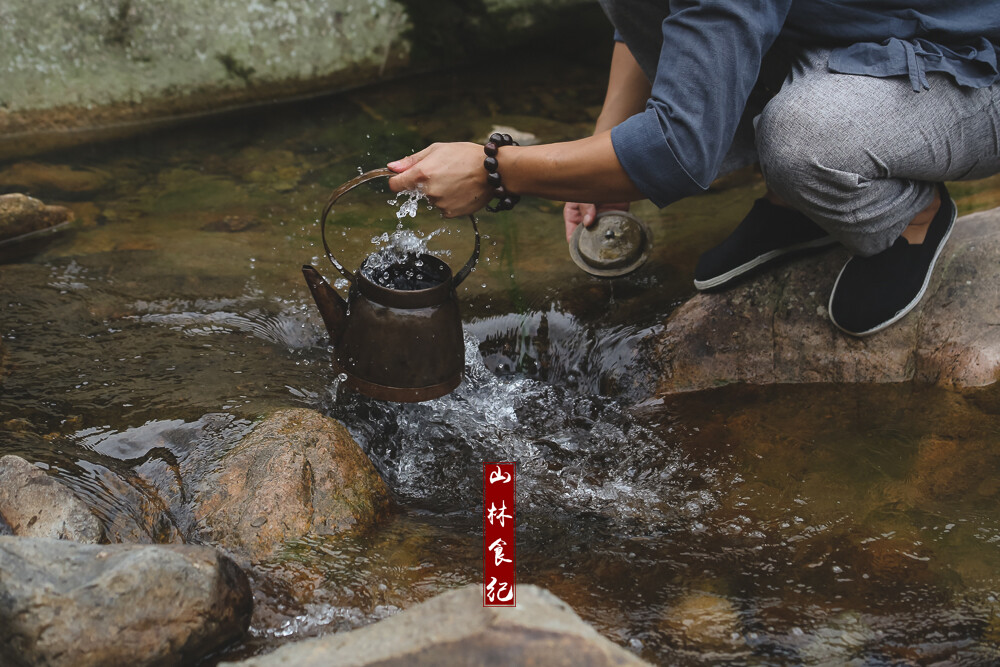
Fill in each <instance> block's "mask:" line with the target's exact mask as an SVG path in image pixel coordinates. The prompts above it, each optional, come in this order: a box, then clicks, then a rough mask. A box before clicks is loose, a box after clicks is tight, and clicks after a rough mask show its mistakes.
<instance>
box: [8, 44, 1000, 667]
mask: <svg viewBox="0 0 1000 667" xmlns="http://www.w3.org/2000/svg"><path fill="white" fill-rule="evenodd" d="M604 80H605V74H604V72H603V71H601V70H599V69H594V68H590V67H587V66H581V65H567V64H566V63H561V62H554V61H553V62H545V63H539V62H534V63H530V64H529V65H526V66H522V67H520V68H515V67H509V68H508V69H507V71H506V72H484V71H476V72H467V73H456V74H446V75H437V76H428V77H422V78H420V79H419V80H416V81H411V82H400V83H397V84H394V85H391V86H386V87H381V88H375V89H369V90H363V91H356V92H353V93H350V94H345V95H341V96H336V97H331V98H325V99H316V100H312V101H309V102H306V103H300V104H296V105H287V106H282V107H279V108H275V109H270V110H259V111H255V112H248V113H242V114H236V115H231V116H228V117H226V118H222V119H216V120H205V121H202V122H200V123H197V124H192V125H187V126H183V127H179V128H174V129H171V130H169V131H165V132H159V133H156V134H152V135H148V136H143V137H140V138H137V139H133V140H129V141H123V142H119V143H116V144H110V145H101V146H94V147H90V148H85V149H79V150H76V151H71V152H65V153H61V154H54V155H46V156H43V157H42V158H38V159H36V160H33V161H31V162H20V163H11V164H8V165H2V167H3V169H2V170H0V188H3V189H4V190H7V191H10V190H23V189H24V186H25V185H27V186H28V189H29V191H30V193H31V194H34V195H36V196H40V197H42V198H44V199H46V200H47V201H49V202H63V203H65V205H68V206H71V207H72V208H73V209H74V210H75V211H76V213H77V216H78V219H79V221H78V223H76V224H75V225H74V226H73V227H72V228H71V229H69V230H67V231H64V232H63V233H61V234H60V235H56V236H53V237H51V238H49V239H46V240H45V241H44V242H43V243H41V244H39V245H37V246H35V247H31V248H22V249H20V250H17V251H16V252H11V251H10V250H9V249H7V250H6V253H7V254H6V255H5V256H4V262H5V263H3V264H0V308H2V329H0V335H2V344H3V347H4V348H5V349H6V351H7V361H6V365H5V366H4V367H3V368H4V370H5V372H6V373H7V374H6V376H5V377H4V378H3V382H2V384H0V392H2V393H0V447H2V452H3V453H17V454H20V455H22V456H25V457H26V458H28V459H30V460H32V461H36V462H39V463H42V464H44V465H46V466H48V467H49V469H50V470H51V471H53V473H54V474H56V475H57V476H58V477H60V478H61V479H62V480H63V481H65V482H66V483H68V484H69V485H70V486H71V487H73V488H74V489H75V490H76V491H77V492H78V493H79V494H80V495H81V496H82V497H83V498H85V499H86V501H87V502H88V503H89V504H90V506H91V507H92V508H93V509H94V511H95V512H96V513H97V514H98V515H99V516H100V517H101V518H102V520H103V521H104V523H105V526H106V528H107V531H108V533H109V535H111V536H112V537H116V538H119V539H129V540H141V541H165V540H170V539H175V538H177V537H178V536H190V535H192V534H194V528H195V527H194V525H193V524H194V521H193V519H192V516H191V510H190V505H189V503H190V501H191V499H190V498H189V497H188V495H187V491H188V490H187V489H186V487H185V479H186V478H190V477H191V476H196V475H197V474H198V472H199V471H203V470H206V469H209V468H211V467H212V466H213V465H215V463H216V462H217V461H218V459H219V457H220V456H221V455H222V454H223V453H224V452H225V451H226V450H227V449H229V448H230V447H232V446H233V445H234V444H235V443H236V442H238V441H239V439H240V437H241V436H243V435H244V434H245V433H247V432H248V430H249V429H250V427H251V423H252V420H253V419H255V418H257V417H258V416H259V415H261V414H263V413H266V412H267V411H269V410H272V409H275V408H280V407H289V406H306V407H310V408H314V409H318V410H321V411H323V412H324V413H327V414H330V415H332V416H334V417H336V418H338V419H340V420H342V421H343V422H344V423H345V424H347V426H348V427H349V429H350V430H351V432H352V434H353V435H354V436H355V438H356V439H357V440H358V442H359V443H360V444H361V445H362V447H363V448H364V449H365V450H366V451H367V452H368V454H369V455H370V457H371V458H372V460H373V462H374V463H375V465H376V467H377V468H378V469H379V471H380V472H381V473H382V475H383V476H384V477H385V479H386V481H387V482H388V484H389V486H390V487H391V489H392V491H393V494H394V496H395V500H396V501H397V506H398V508H399V511H398V513H397V514H396V515H395V516H394V517H393V518H392V519H390V520H389V521H388V522H386V523H385V524H383V525H382V526H380V527H379V528H378V529H376V530H374V531H371V532H370V533H367V534H362V535H346V536H338V537H332V538H310V539H305V540H301V541H299V542H296V543H294V544H289V545H288V546H287V548H286V549H285V550H284V552H283V553H282V554H281V555H280V556H279V557H277V558H275V559H273V560H271V561H269V562H268V563H266V564H265V565H264V566H263V567H262V568H261V569H260V571H258V572H257V573H256V574H255V575H254V582H253V583H254V589H255V595H256V598H257V604H256V612H255V616H254V619H253V625H252V629H251V636H250V637H249V638H248V639H247V640H246V641H245V642H244V643H243V644H241V645H239V646H236V647H233V648H231V649H230V650H228V651H227V652H226V653H225V654H224V655H223V656H221V657H229V658H232V657H240V656H246V655H251V654H253V653H255V652H259V651H263V650H267V649H270V648H273V647H274V646H277V645H279V644H281V643H283V642H287V641H290V640H293V639H296V638H300V637H304V636H310V635H315V634H322V633H328V632H333V631H338V630H343V629H348V628H353V627H357V626H360V625H363V624H366V623H370V622H373V621H375V620H378V619H380V618H384V617H386V616H388V615H391V614H393V613H395V612H397V611H398V610H399V609H403V608H406V607H408V606H411V605H413V604H414V603H416V602H418V601H420V600H423V599H426V598H427V597H430V596H432V595H435V594H437V593H439V592H441V591H443V590H446V589H448V588H452V587H455V586H458V585H462V584H466V583H475V582H480V581H481V574H482V542H481V535H482V495H481V494H482V491H481V479H482V477H481V475H482V467H481V466H482V463H483V462H484V461H491V460H514V461H518V462H519V464H520V467H519V475H520V477H519V480H518V494H519V497H518V526H519V532H518V556H519V560H518V577H519V579H518V583H520V584H527V583H534V584H538V585H541V586H544V587H546V588H548V589H550V590H551V591H553V592H554V593H555V594H556V595H558V596H560V597H561V598H563V599H564V600H566V601H567V602H568V603H569V604H570V605H572V606H573V608H574V609H575V610H576V611H577V612H578V613H579V614H580V615H581V616H582V617H583V618H584V619H586V620H587V621H588V622H590V623H592V624H593V625H594V626H595V627H597V628H598V629H599V630H600V631H601V632H602V633H603V634H605V635H606V636H608V637H609V638H611V639H612V640H614V641H615V642H617V643H619V644H621V645H623V646H625V647H627V648H629V649H630V650H633V651H635V652H636V653H638V654H639V655H641V656H642V657H644V658H646V659H648V660H650V661H652V662H654V663H660V664H684V665H702V664H704V665H707V664H713V665H714V664H733V665H786V664H796V665H798V664H805V665H844V664H854V665H918V664H919V665H925V664H926V665H930V664H962V665H986V664H996V663H997V661H998V660H1000V616H998V613H1000V602H998V600H997V595H998V594H1000V582H998V581H997V573H998V572H1000V512H998V511H997V510H998V509H1000V448H998V446H997V441H998V439H1000V438H998V433H1000V389H995V388H987V389H983V390H977V391H972V392H966V393H955V392H946V391H943V390H940V389H935V388H928V387H921V386H916V385H910V384H906V385H892V386H862V387H857V386H850V387H845V386H837V385H810V386H804V387H771V388H754V387H729V388H725V389H720V390H715V391H711V392H703V393H700V394H695V395H690V396H681V397H677V398H672V399H668V400H664V401H652V400H647V399H648V398H649V389H650V388H649V387H648V386H646V384H645V380H644V378H645V376H644V374H643V373H642V369H643V359H642V354H641V350H642V346H641V343H642V341H643V340H644V339H646V338H648V337H649V336H650V335H651V334H653V333H655V331H656V330H657V328H658V326H659V324H660V323H661V322H662V321H663V319H664V317H665V316H666V315H667V314H669V313H670V311H671V310H672V309H673V308H674V307H675V306H676V305H677V304H679V303H681V302H682V301H683V300H684V299H685V298H687V297H688V296H690V295H691V293H692V291H693V290H692V287H691V284H690V275H691V270H692V268H693V264H694V261H695V259H696V258H697V256H698V253H699V252H701V251H702V250H704V249H706V248H708V247H710V246H711V245H713V244H714V243H716V242H717V241H718V240H720V239H721V238H722V237H723V236H724V235H725V234H726V233H727V231H728V230H729V229H731V228H732V227H733V226H734V225H735V224H736V222H737V221H738V220H739V219H740V217H741V215H742V213H743V212H744V211H745V210H746V209H747V208H748V207H749V205H750V202H751V201H752V200H753V199H754V198H755V197H757V196H759V195H760V194H761V192H762V185H761V183H760V181H759V179H757V178H755V177H754V176H753V175H752V174H746V175H743V177H742V178H732V179H729V183H728V184H727V186H726V187H724V188H719V189H717V190H713V191H710V192H709V193H708V194H706V195H704V196H701V197H697V198H693V199H691V200H688V201H685V202H681V203H679V204H677V205H674V206H671V207H669V208H667V209H664V210H663V211H658V210H656V209H655V208H652V207H651V206H649V205H648V204H646V205H638V206H636V207H635V208H634V209H633V210H634V212H635V213H636V214H638V215H640V216H641V217H643V218H645V219H646V220H647V221H649V222H650V224H651V226H652V228H653V233H654V236H655V247H654V254H653V257H652V258H651V259H650V261H649V263H648V264H647V265H646V266H644V267H643V268H642V269H641V270H639V271H637V272H636V273H634V274H632V275H630V276H627V277H624V278H620V279H616V280H614V281H605V280H600V279H596V278H591V277H589V276H587V275H585V274H583V273H582V272H581V271H580V270H579V269H577V268H576V266H575V265H574V264H573V263H572V261H571V260H570V258H569V255H568V252H567V251H566V246H565V241H564V239H563V232H562V222H561V216H560V207H559V205H558V203H555V202H548V201H543V200H537V199H534V200H532V199H526V200H525V201H523V202H522V203H521V204H520V205H519V206H518V207H517V209H515V210H514V211H512V212H508V213H504V214H498V215H489V214H484V215H483V216H481V217H480V227H481V230H482V231H483V234H484V236H483V254H482V258H481V260H480V263H479V265H478V267H477V269H476V271H475V272H474V273H472V274H471V276H470V277H469V278H468V279H467V280H466V281H465V282H464V283H463V284H462V286H461V287H460V289H459V299H460V301H461V303H462V308H463V312H464V315H465V333H466V357H467V358H466V377H465V380H464V382H463V383H462V385H461V386H460V387H459V389H458V390H457V391H455V392H454V393H453V394H451V395H449V396H446V397H443V398H440V399H437V400H435V401H430V402H428V403H423V404H415V405H398V404H390V403H383V402H378V401H373V400H369V399H365V398H362V397H359V396H356V395H351V394H347V393H344V392H338V390H337V388H336V387H337V385H338V381H337V378H336V376H335V375H334V373H333V371H332V370H331V368H330V350H329V348H328V347H327V344H326V333H325V331H324V329H323V325H322V323H321V321H320V318H319V315H318V313H317V312H316V311H315V308H314V306H313V304H312V301H311V298H310V296H309V293H308V291H307V290H306V287H305V284H304V282H303V281H302V277H301V273H300V272H299V267H300V265H301V264H302V263H303V262H307V263H312V264H314V265H315V266H317V267H320V269H321V271H323V272H324V273H326V274H327V276H328V278H331V279H333V278H335V277H338V276H337V275H336V273H335V271H334V270H333V269H332V267H330V266H329V264H328V263H326V262H325V259H324V258H323V252H322V246H321V244H320V240H319V229H318V225H317V218H318V215H319V212H320V210H321V207H322V205H323V203H324V202H325V200H326V198H327V196H329V193H330V191H331V190H332V189H333V188H334V187H336V186H337V185H339V184H340V183H342V182H344V181H346V180H348V179H349V178H351V177H352V176H354V175H355V174H356V173H357V170H358V169H359V168H360V169H363V170H367V169H371V168H374V167H378V166H382V165H383V164H384V163H385V162H386V161H388V160H390V159H395V158H398V157H400V156H402V155H404V154H406V153H409V152H411V151H413V150H417V149H420V148H422V147H423V146H424V145H426V144H427V143H428V142H431V141H438V140H454V139H457V140H479V139H481V138H482V137H485V136H486V135H487V134H488V133H489V131H490V130H491V128H492V126H493V125H504V126H510V127H515V128H517V129H520V130H523V131H526V132H532V133H534V134H536V135H537V136H538V138H539V139H540V140H542V141H558V140H563V139H569V138H573V137H576V136H582V135H584V134H586V133H587V132H588V131H589V129H590V127H591V125H592V122H593V118H594V117H595V116H596V113H597V111H598V109H599V104H600V101H601V98H602V94H603V91H602V85H603V82H604ZM553 82H558V85H555V86H554V85H553ZM515 83H516V85H514V84H515ZM496 90H507V91H511V92H510V93H509V94H507V95H505V96H503V97H502V98H501V97H498V96H496V95H495V94H494V92H495V91H496ZM39 163H40V164H39ZM59 165H63V166H64V167H63V168H60V167H59ZM66 166H68V168H66ZM67 174H70V175H72V176H73V178H72V179H70V180H71V181H72V183H70V184H67V182H66V178H65V177H66V175H67ZM81 181H82V182H84V183H86V184H87V185H86V186H84V187H81V186H79V183H80V182H81ZM74 184H76V185H74ZM954 191H955V193H956V195H958V198H959V203H960V206H961V207H962V210H963V212H968V211H971V210H975V209H979V208H986V207H989V206H996V205H1000V181H998V180H997V179H994V180H993V181H988V182H983V183H978V184H963V185H960V186H956V188H955V189H954ZM390 198H393V197H392V196H391V195H390V194H389V193H387V192H386V191H385V189H384V187H381V186H380V185H379V184H378V183H375V184H372V185H371V186H370V187H365V188H359V189H358V190H357V191H355V192H352V193H351V195H350V196H349V197H345V201H344V203H343V205H341V204H340V203H338V206H337V207H336V208H335V210H334V213H333V215H332V216H331V226H330V229H329V230H328V231H329V234H330V237H329V238H330V239H331V247H332V249H333V250H334V252H335V253H336V254H337V256H338V258H339V260H340V261H341V262H342V263H343V264H344V265H345V266H347V267H349V268H354V267H357V266H359V265H360V264H361V261H362V259H364V258H365V257H366V256H367V255H369V254H370V253H371V252H372V251H373V250H375V249H376V248H381V249H383V250H384V249H386V248H396V249H397V250H399V249H402V250H403V251H404V254H406V253H410V252H412V251H413V250H414V248H417V249H418V251H419V252H428V253H430V254H432V255H434V256H437V257H440V258H442V259H444V260H445V261H447V262H449V263H450V264H451V266H452V268H453V270H457V269H458V268H459V267H460V266H461V265H462V264H463V263H464V261H465V259H466V257H468V254H469V253H471V252H472V240H473V238H472V237H473V235H472V230H471V225H470V224H469V222H468V220H467V219H466V220H452V221H444V220H442V219H441V218H439V217H438V216H437V214H436V213H434V212H430V211H427V210H425V207H424V206H423V205H422V204H419V203H418V201H417V200H416V199H406V200H405V201H403V200H396V205H395V206H391V205H389V204H387V203H386V201H387V200H388V199H390ZM348 200H349V201H348ZM400 206H402V207H403V210H402V211H400ZM411 213H412V215H411ZM397 225H402V232H403V233H400V230H399V229H398V228H397ZM401 242H402V243H401ZM414 243H415V245H414ZM408 244H409V245H408ZM17 253H20V254H17ZM373 261H374V260H373ZM414 268H416V267H414ZM341 286H343V285H341ZM2 358H3V355H2V354H0V359H2ZM219 658H220V656H215V657H214V658H212V659H211V660H209V661H206V664H209V663H212V662H214V661H215V660H218V659H219Z"/></svg>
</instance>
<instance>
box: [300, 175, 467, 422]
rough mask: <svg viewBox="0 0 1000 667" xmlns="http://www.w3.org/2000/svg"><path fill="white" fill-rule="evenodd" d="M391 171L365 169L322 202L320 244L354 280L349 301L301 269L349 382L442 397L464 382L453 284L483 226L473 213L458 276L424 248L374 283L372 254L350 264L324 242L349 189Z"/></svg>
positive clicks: (384, 391) (386, 393)
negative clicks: (336, 208) (469, 242)
mask: <svg viewBox="0 0 1000 667" xmlns="http://www.w3.org/2000/svg"><path fill="white" fill-rule="evenodd" d="M393 175H394V172H393V171H391V170H389V169H376V170H373V171H369V172H366V173H364V174H361V175H360V176H357V177H355V178H353V179H351V180H350V181H348V182H347V183H344V184H343V185H341V186H340V187H339V188H337V190H335V191H334V193H333V194H332V195H331V196H330V200H329V201H328V202H327V204H326V208H324V209H323V216H322V219H321V222H320V228H321V233H322V238H323V248H324V249H325V250H326V256H327V258H328V259H329V260H330V263H331V264H333V266H334V268H335V269H337V271H338V272H340V274H341V275H342V276H343V277H344V278H346V279H347V280H348V281H349V282H350V287H349V289H348V295H347V300H346V301H345V300H344V299H343V298H342V297H341V296H340V294H338V293H337V291H336V290H335V289H334V288H333V287H331V286H330V284H329V283H328V282H327V281H326V280H325V279H324V278H323V276H322V275H320V273H319V272H318V271H317V270H316V269H315V268H313V267H312V266H310V265H308V264H306V265H304V266H303V267H302V274H303V276H305V279H306V283H307V284H308V285H309V291H310V292H311V293H312V295H313V299H314V300H315V301H316V306H317V307H318V308H319V311H320V314H321V315H322V316H323V323H324V324H325V325H326V329H327V331H328V332H329V333H330V340H331V342H332V343H333V348H334V352H333V366H334V369H335V370H336V371H337V372H339V373H341V374H343V375H346V376H347V379H346V380H344V383H343V384H344V386H347V387H349V388H351V389H354V390H355V391H357V392H359V393H361V394H364V395H366V396H370V397H372V398H377V399H381V400H387V401H398V402H407V403H415V402H420V401H427V400H430V399H432V398H438V397H440V396H444V395H445V394H448V393H450V392H451V391H452V390H454V389H455V388H456V387H457V386H458V385H459V384H460V383H461V381H462V372H463V370H464V367H465V340H464V338H463V336H462V317H461V314H460V312H459V308H458V297H457V295H456V292H455V288H457V287H458V286H459V285H460V284H461V283H462V281H463V280H465V279H466V278H467V277H468V275H469V273H471V272H472V269H473V268H474V267H475V265H476V262H477V261H478V260H479V228H478V227H477V225H476V219H475V218H474V217H472V216H471V215H470V216H469V219H470V220H472V228H473V230H474V231H475V233H476V241H475V249H474V250H473V252H472V256H471V257H470V258H469V260H468V261H467V262H466V263H465V266H463V267H462V269H461V270H460V271H459V272H458V273H457V274H455V275H454V276H453V275H452V271H451V267H449V266H448V265H447V264H446V263H445V262H443V261H441V260H440V259H438V258H437V257H434V256H433V255H429V254H425V253H421V254H410V255H407V256H406V259H405V260H404V261H402V262H398V263H394V264H391V265H389V266H386V267H380V268H379V272H380V276H379V280H378V281H377V282H376V281H375V280H372V279H371V278H370V277H369V275H366V274H370V273H372V272H371V271H370V270H368V271H366V269H371V267H370V266H369V264H370V263H371V262H373V261H375V260H374V258H375V254H374V253H373V254H372V255H369V256H368V257H366V258H365V260H364V261H363V262H362V263H361V266H360V267H359V268H358V270H356V271H354V272H351V271H349V270H347V269H346V268H344V266H343V265H341V263H340V262H339V261H337V259H336V258H335V257H334V256H333V253H332V252H331V251H330V246H329V245H328V244H327V241H326V219H327V216H328V215H329V214H330V211H331V209H332V208H333V205H334V204H335V203H336V202H337V200H338V199H340V198H341V197H342V196H343V195H344V194H346V193H347V192H348V191H350V190H352V189H354V188H355V187H357V186H359V185H361V184H362V183H367V182H368V181H371V180H373V179H376V178H382V177H388V176H393Z"/></svg>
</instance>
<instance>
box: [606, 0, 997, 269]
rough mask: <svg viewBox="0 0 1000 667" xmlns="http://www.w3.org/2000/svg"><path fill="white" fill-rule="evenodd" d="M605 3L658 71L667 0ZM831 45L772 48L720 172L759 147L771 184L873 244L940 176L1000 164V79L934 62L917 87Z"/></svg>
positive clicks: (838, 231) (859, 246) (909, 213)
mask: <svg viewBox="0 0 1000 667" xmlns="http://www.w3.org/2000/svg"><path fill="white" fill-rule="evenodd" d="M602 5H604V8H605V11H606V12H607V13H608V15H609V17H610V18H611V20H612V22H613V23H614V24H615V26H616V27H617V28H618V30H619V31H620V32H621V34H622V35H623V37H624V39H625V40H626V43H627V44H628V46H629V49H630V50H631V51H632V53H633V55H635V57H636V60H637V61H638V62H639V64H640V66H641V67H642V68H643V70H644V71H645V72H646V75H647V76H649V77H650V78H651V80H652V76H653V75H654V74H655V68H656V64H657V61H658V58H659V53H660V47H661V44H662V37H661V36H659V34H658V29H659V25H660V22H661V21H662V19H663V16H664V15H665V13H664V12H665V11H666V7H665V5H666V3H660V6H659V7H657V6H655V5H654V3H649V2H642V1H640V0H632V1H628V0H626V1H625V2H622V1H621V0H616V1H614V2H611V1H607V0H602ZM828 53H829V52H828V51H826V50H822V49H805V50H802V49H798V50H795V49H789V48H787V47H782V46H780V45H779V46H778V47H777V48H775V49H773V50H772V53H770V54H769V56H768V58H767V59H766V61H765V63H764V67H763V69H762V72H761V77H760V79H759V80H758V86H757V89H758V90H756V91H755V94H754V95H753V96H752V97H751V100H750V101H749V102H748V105H747V111H746V113H745V116H744V122H743V123H742V124H741V127H740V130H738V131H737V135H736V138H735V139H734V142H733V147H732V149H731V150H730V153H729V155H728V156H727V157H726V160H725V161H724V163H723V165H722V169H721V171H720V175H721V174H724V173H726V172H728V171H731V170H733V169H736V168H739V167H740V166H744V165H746V164H749V163H751V162H753V161H755V158H756V161H758V162H759V163H760V167H761V171H762V172H763V174H764V180H765V181H766V182H767V185H768V187H769V188H771V189H772V190H774V192H776V193H777V194H778V195H779V196H781V197H782V198H783V199H784V200H785V201H787V202H788V203H789V204H791V205H792V206H794V207H795V208H797V209H798V210H800V211H801V212H802V213H804V214H805V215H806V216H808V217H809V218H810V219H812V220H814V221H815V222H816V223H817V224H818V225H820V226H821V227H823V228H824V229H825V230H827V232H829V233H830V235H831V236H833V237H834V238H836V239H837V240H838V241H840V242H841V243H842V244H844V245H845V246H846V247H847V248H848V249H849V250H850V251H851V252H852V253H854V254H858V255H863V256H869V255H874V254H876V253H878V252H881V251H882V250H884V249H886V248H888V247H889V246H890V245H892V243H893V241H895V240H896V239H897V238H898V237H899V235H900V234H901V233H902V231H903V229H905V228H906V226H907V224H909V222H910V221H911V220H912V219H913V217H914V216H915V215H916V214H917V213H919V212H920V211H921V210H923V209H924V208H926V207H927V206H928V205H929V204H930V203H931V200H932V199H933V196H934V187H935V185H934V184H935V183H939V182H942V181H956V180H971V179H976V178H983V177H986V176H990V175H992V174H996V173H1000V85H994V86H992V87H990V88H982V89H972V88H963V87H961V86H958V85H957V84H956V83H955V82H954V80H952V79H951V78H950V77H948V76H946V75H943V74H935V73H931V74H928V75H927V78H928V82H929V83H930V89H929V90H924V91H921V92H919V93H915V92H913V89H912V87H911V85H910V81H909V79H908V78H906V77H892V78H876V77H868V76H856V75H848V74H836V73H833V72H831V71H829V69H828V68H827V58H828ZM650 69H652V71H649V70H650ZM775 75H777V76H775ZM782 77H783V78H782ZM772 91H773V96H772V95H771V93H772Z"/></svg>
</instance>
